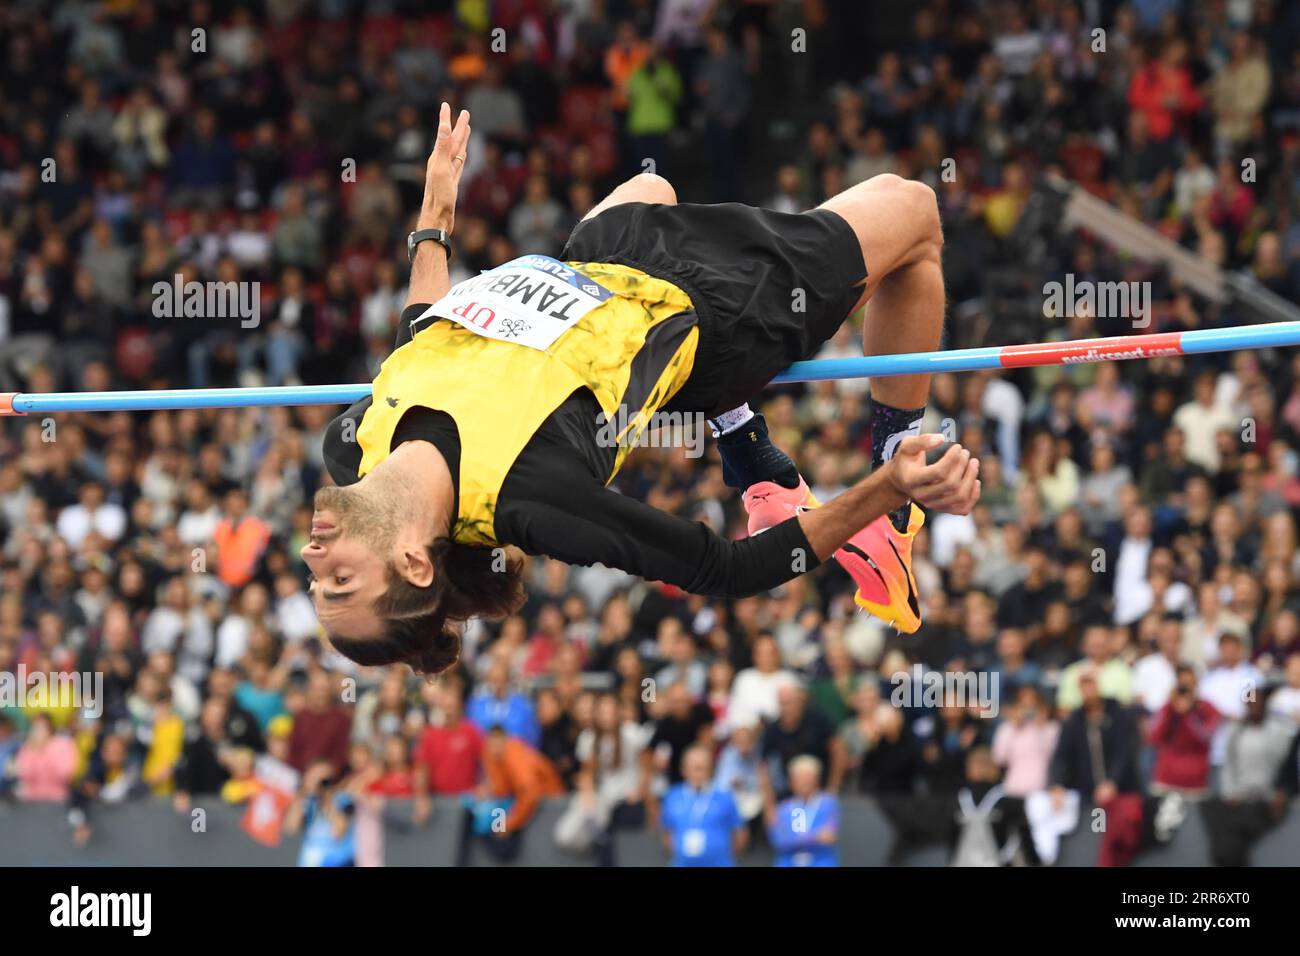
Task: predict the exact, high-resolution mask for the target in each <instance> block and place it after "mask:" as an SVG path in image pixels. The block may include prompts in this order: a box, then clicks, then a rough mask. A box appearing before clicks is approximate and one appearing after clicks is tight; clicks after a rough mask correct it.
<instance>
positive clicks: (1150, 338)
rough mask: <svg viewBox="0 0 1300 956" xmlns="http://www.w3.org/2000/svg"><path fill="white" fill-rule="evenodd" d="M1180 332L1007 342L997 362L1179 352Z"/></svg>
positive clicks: (1018, 364)
mask: <svg viewBox="0 0 1300 956" xmlns="http://www.w3.org/2000/svg"><path fill="white" fill-rule="evenodd" d="M1182 337H1183V333H1181V332H1155V333H1153V334H1151V335H1114V336H1111V337H1110V338H1105V339H1076V340H1075V341H1072V342H1035V343H1033V344H1030V345H1008V346H1005V347H1004V348H1003V349H1002V354H1001V355H1000V356H999V361H1001V363H1002V367H1003V368H1028V367H1030V366H1034V365H1074V364H1076V363H1083V362H1102V361H1106V362H1120V361H1125V360H1127V359H1150V358H1157V357H1159V356H1162V355H1182V354H1183V345H1182Z"/></svg>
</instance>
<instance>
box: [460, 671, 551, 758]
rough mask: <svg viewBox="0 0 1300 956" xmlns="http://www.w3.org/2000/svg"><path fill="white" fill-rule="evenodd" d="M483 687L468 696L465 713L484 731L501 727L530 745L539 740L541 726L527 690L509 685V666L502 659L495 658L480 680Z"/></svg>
mask: <svg viewBox="0 0 1300 956" xmlns="http://www.w3.org/2000/svg"><path fill="white" fill-rule="evenodd" d="M483 683H484V685H485V686H484V688H483V689H482V690H480V691H478V692H476V693H475V694H474V696H472V697H471V698H470V699H469V704H468V705H467V706H466V708H465V716H466V717H468V718H469V721H470V723H472V724H474V725H475V726H476V727H478V729H479V730H481V731H482V732H483V733H485V734H486V733H487V732H488V731H489V730H491V729H492V728H493V727H502V728H504V729H505V732H506V733H507V734H508V735H509V736H511V737H518V738H519V739H520V740H522V741H523V742H524V743H526V744H528V745H529V746H530V747H533V748H536V747H537V746H538V745H539V744H541V742H542V726H541V724H539V723H538V721H537V712H536V711H535V710H534V709H533V704H532V701H530V700H529V699H528V696H527V695H526V694H521V693H519V692H518V691H512V690H511V689H510V668H509V666H508V665H507V664H506V663H505V662H504V661H494V662H493V663H492V665H491V666H490V667H489V668H488V672H487V675H486V676H485V677H484V680H483Z"/></svg>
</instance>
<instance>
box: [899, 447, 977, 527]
mask: <svg viewBox="0 0 1300 956" xmlns="http://www.w3.org/2000/svg"><path fill="white" fill-rule="evenodd" d="M943 442H944V438H943V436H942V435H934V434H930V435H912V436H909V437H907V438H904V439H903V440H902V441H901V442H900V443H899V445H898V450H897V451H895V452H894V457H893V458H891V459H890V460H889V465H888V475H889V481H890V484H892V485H893V486H894V487H895V488H896V489H898V490H899V491H900V492H902V493H903V494H905V495H907V496H908V497H909V498H911V499H912V500H913V501H915V502H916V503H917V504H921V505H925V506H926V507H927V508H933V509H935V510H936V511H947V512H949V513H951V514H955V515H964V514H970V511H971V509H972V508H974V507H975V502H977V501H979V497H980V481H979V470H980V463H979V459H978V458H972V457H971V454H970V452H969V451H967V450H966V449H965V448H963V447H962V446H961V445H956V444H954V445H953V446H952V447H951V448H949V449H948V450H947V451H946V452H945V453H944V455H943V457H942V458H940V459H939V460H938V461H936V462H935V463H934V464H933V465H928V464H926V453H927V452H930V451H932V450H933V449H935V448H938V447H939V446H940V445H942V444H943Z"/></svg>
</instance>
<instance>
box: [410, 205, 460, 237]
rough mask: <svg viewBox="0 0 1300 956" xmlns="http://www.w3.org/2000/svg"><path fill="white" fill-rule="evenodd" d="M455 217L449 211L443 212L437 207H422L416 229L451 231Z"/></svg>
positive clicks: (417, 230)
mask: <svg viewBox="0 0 1300 956" xmlns="http://www.w3.org/2000/svg"><path fill="white" fill-rule="evenodd" d="M453 222H454V217H453V216H452V214H451V213H449V212H442V211H439V210H435V209H429V208H422V209H421V210H420V215H419V216H418V217H416V220H415V231H416V232H419V231H420V230H421V229H442V230H444V231H446V232H447V233H450V232H451V227H452V225H453Z"/></svg>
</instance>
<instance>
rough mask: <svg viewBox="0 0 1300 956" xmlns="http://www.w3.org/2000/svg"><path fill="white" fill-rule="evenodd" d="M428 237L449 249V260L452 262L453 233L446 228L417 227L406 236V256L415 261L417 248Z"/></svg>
mask: <svg viewBox="0 0 1300 956" xmlns="http://www.w3.org/2000/svg"><path fill="white" fill-rule="evenodd" d="M426 239H432V240H433V241H434V242H436V243H438V245H440V246H442V248H443V249H445V250H446V251H447V261H448V262H451V233H449V232H448V231H447V230H446V229H417V230H415V232H413V233H411V234H410V235H409V236H407V237H406V257H407V259H409V260H410V261H411V262H412V263H414V262H415V248H416V246H418V245H419V244H420V243H422V242H424V240H426Z"/></svg>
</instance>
